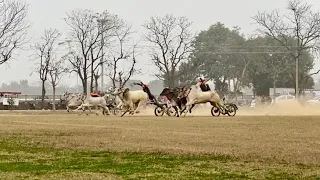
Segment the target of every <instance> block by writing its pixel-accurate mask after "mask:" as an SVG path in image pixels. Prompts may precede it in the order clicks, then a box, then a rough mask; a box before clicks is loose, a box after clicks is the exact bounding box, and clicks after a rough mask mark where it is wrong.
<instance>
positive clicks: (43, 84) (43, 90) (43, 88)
mask: <svg viewBox="0 0 320 180" xmlns="http://www.w3.org/2000/svg"><path fill="white" fill-rule="evenodd" d="M41 87H42V91H41V108H42V109H44V96H45V95H46V88H45V81H42V85H41Z"/></svg>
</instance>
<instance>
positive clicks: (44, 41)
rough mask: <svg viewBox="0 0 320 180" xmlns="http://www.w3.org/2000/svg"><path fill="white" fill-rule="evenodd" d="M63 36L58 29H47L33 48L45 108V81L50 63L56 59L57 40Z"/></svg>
mask: <svg viewBox="0 0 320 180" xmlns="http://www.w3.org/2000/svg"><path fill="white" fill-rule="evenodd" d="M60 36H61V34H60V32H59V31H58V30H56V29H49V30H45V32H44V35H43V36H42V37H41V42H40V43H36V44H35V45H34V46H33V48H34V50H35V56H36V60H37V61H36V72H37V73H38V74H39V78H40V80H41V86H42V88H41V89H42V91H41V97H42V98H41V102H42V108H44V97H45V95H46V88H45V82H46V81H47V80H48V73H49V72H50V65H51V64H52V61H53V59H54V53H55V50H56V49H55V48H56V45H57V40H58V38H59V37H60Z"/></svg>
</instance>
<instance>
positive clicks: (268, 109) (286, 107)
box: [137, 100, 320, 116]
mask: <svg viewBox="0 0 320 180" xmlns="http://www.w3.org/2000/svg"><path fill="white" fill-rule="evenodd" d="M154 108H155V106H147V107H145V108H143V109H141V112H140V113H139V114H137V115H140V116H141V115H143V116H154ZM210 110H211V106H210V105H209V104H205V105H196V106H195V108H194V109H193V111H192V114H189V116H190V115H192V116H211V113H210ZM237 116H320V105H307V104H305V105H302V104H301V103H299V102H298V101H293V100H292V101H286V102H279V103H277V104H274V105H269V106H260V107H256V108H254V109H253V108H248V107H239V110H238V111H237Z"/></svg>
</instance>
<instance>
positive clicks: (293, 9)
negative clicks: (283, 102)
mask: <svg viewBox="0 0 320 180" xmlns="http://www.w3.org/2000/svg"><path fill="white" fill-rule="evenodd" d="M311 7H312V6H311V5H309V4H307V3H303V1H301V0H291V1H288V6H287V10H288V11H289V13H288V14H286V15H281V14H280V12H279V11H278V10H274V11H272V12H270V13H267V12H259V13H258V14H257V15H256V16H254V17H253V19H254V20H255V21H256V22H257V23H258V24H259V25H260V27H261V28H260V29H259V32H261V33H263V34H265V35H267V36H269V37H272V38H273V39H275V40H276V41H278V42H279V43H280V44H281V45H282V46H283V47H285V49H286V50H287V51H288V53H289V54H291V55H292V57H294V59H295V67H296V70H295V89H296V96H298V89H299V59H300V57H301V55H302V54H303V52H304V51H309V50H318V47H319V46H318V43H319V42H318V40H319V37H320V14H319V12H313V11H312V9H311ZM292 39H294V42H292Z"/></svg>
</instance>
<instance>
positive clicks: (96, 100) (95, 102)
mask: <svg viewBox="0 0 320 180" xmlns="http://www.w3.org/2000/svg"><path fill="white" fill-rule="evenodd" d="M78 100H81V101H82V104H81V105H80V106H79V107H78V108H77V109H76V110H75V111H77V110H79V109H82V112H81V113H80V114H79V115H81V114H82V113H83V112H84V111H85V108H86V107H87V108H89V110H90V107H95V108H97V107H99V108H102V110H103V114H104V113H105V112H106V113H107V115H109V114H110V111H109V108H108V107H107V102H106V99H105V97H92V96H91V95H90V94H87V95H84V94H82V95H81V96H79V97H78ZM96 114H97V113H96ZM87 115H88V113H87Z"/></svg>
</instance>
